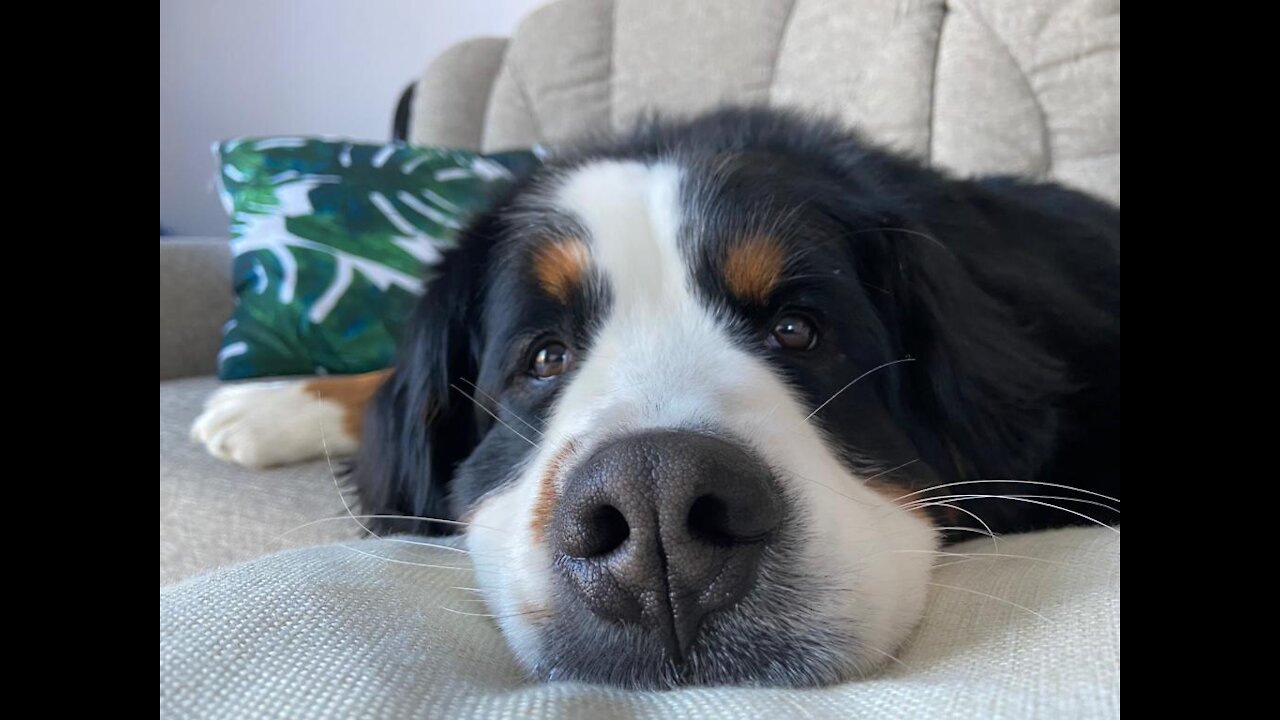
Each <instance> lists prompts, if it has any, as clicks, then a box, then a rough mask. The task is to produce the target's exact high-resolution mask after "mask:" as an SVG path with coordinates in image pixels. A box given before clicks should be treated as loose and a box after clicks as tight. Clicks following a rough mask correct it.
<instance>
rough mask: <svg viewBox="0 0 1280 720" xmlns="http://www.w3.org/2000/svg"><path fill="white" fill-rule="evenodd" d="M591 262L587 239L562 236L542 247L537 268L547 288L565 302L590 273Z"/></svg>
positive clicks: (536, 272)
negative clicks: (584, 240)
mask: <svg viewBox="0 0 1280 720" xmlns="http://www.w3.org/2000/svg"><path fill="white" fill-rule="evenodd" d="M590 264H591V251H590V250H588V249H587V244H586V243H584V242H582V241H581V240H579V239H578V238H560V239H557V240H553V241H551V242H549V243H547V244H546V245H543V246H542V247H540V248H538V251H537V253H536V254H535V255H534V258H533V272H534V274H535V275H537V277H538V285H540V286H541V287H542V289H543V291H544V292H546V293H547V294H548V295H550V296H551V297H553V298H555V299H556V300H558V301H559V302H560V303H561V304H564V303H567V302H569V294H570V293H572V292H573V289H574V288H575V287H577V286H578V284H579V283H581V282H582V279H583V277H585V276H586V274H587V268H588V267H589V266H590Z"/></svg>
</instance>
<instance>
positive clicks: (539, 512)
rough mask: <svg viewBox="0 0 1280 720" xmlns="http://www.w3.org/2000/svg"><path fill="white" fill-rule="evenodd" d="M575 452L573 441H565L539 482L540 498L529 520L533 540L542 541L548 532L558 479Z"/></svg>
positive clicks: (554, 507)
mask: <svg viewBox="0 0 1280 720" xmlns="http://www.w3.org/2000/svg"><path fill="white" fill-rule="evenodd" d="M572 454H573V443H571V442H570V443H565V446H564V447H562V448H560V452H558V453H556V456H555V457H554V458H552V460H551V462H550V463H548V464H547V471H546V472H545V473H543V474H542V480H541V481H539V483H538V499H537V500H535V501H534V503H533V513H532V516H531V518H530V521H529V529H530V530H532V531H533V541H534V542H538V543H540V542H542V541H543V539H544V538H545V537H546V534H547V526H548V525H550V524H551V516H552V515H553V514H554V513H555V511H556V500H557V499H558V497H557V495H556V479H557V478H558V477H559V476H560V470H561V469H562V468H563V467H564V461H565V460H566V459H568V457H569V456H570V455H572Z"/></svg>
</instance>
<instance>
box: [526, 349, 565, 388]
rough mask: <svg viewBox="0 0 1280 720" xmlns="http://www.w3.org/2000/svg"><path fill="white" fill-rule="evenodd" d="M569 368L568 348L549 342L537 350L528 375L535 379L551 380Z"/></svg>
mask: <svg viewBox="0 0 1280 720" xmlns="http://www.w3.org/2000/svg"><path fill="white" fill-rule="evenodd" d="M568 368H569V348H567V347H565V346H564V343H560V342H554V341H552V342H549V343H547V344H545V345H543V346H542V347H540V348H538V352H537V353H536V354H534V356H533V363H532V365H531V366H530V368H529V373H530V374H531V375H533V376H534V377H536V378H542V379H546V378H553V377H555V376H557V375H560V374H561V373H563V372H564V371H565V370H567V369H568Z"/></svg>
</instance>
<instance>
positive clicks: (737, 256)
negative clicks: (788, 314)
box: [724, 235, 785, 305]
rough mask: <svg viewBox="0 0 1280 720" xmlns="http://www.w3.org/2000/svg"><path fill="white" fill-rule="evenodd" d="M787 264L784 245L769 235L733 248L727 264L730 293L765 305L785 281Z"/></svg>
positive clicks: (726, 271) (748, 239)
mask: <svg viewBox="0 0 1280 720" xmlns="http://www.w3.org/2000/svg"><path fill="white" fill-rule="evenodd" d="M784 261H785V253H784V252H783V248H782V243H780V242H778V241H777V239H775V238H772V237H769V236H767V235H756V236H753V237H750V238H747V239H746V240H745V241H743V242H740V243H738V244H737V245H733V246H730V248H729V253H728V256H727V257H726V258H725V263H724V279H725V282H726V283H727V284H728V286H729V292H731V293H733V294H734V296H735V297H737V298H738V299H739V300H743V301H746V302H753V303H758V304H761V305H763V304H765V303H766V302H768V301H769V295H770V294H771V293H773V291H774V288H776V287H778V281H779V280H781V279H782V269H783V265H784Z"/></svg>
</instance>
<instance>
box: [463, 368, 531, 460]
mask: <svg viewBox="0 0 1280 720" xmlns="http://www.w3.org/2000/svg"><path fill="white" fill-rule="evenodd" d="M449 387H451V388H453V389H454V390H457V391H458V392H460V393H462V396H463V397H465V398H466V399H468V400H470V401H471V402H473V403H475V404H476V407H478V408H480V409H481V410H483V411H485V413H487V414H488V415H489V417H491V418H493V419H494V420H497V421H498V422H500V423H502V426H503V427H505V428H506V429H508V430H510V431H511V432H513V433H515V434H516V435H517V436H518V437H519V438H520V439H521V440H523V441H525V442H527V443H529V445H530V446H532V447H535V448H536V447H538V444H537V443H535V442H534V441H532V440H530V439H529V438H527V437H525V436H524V434H523V433H521V432H520V431H519V430H517V429H515V428H513V427H511V426H510V425H509V424H507V421H506V420H503V419H502V418H500V417H498V416H497V415H494V414H493V411H492V410H490V409H489V408H487V407H485V406H484V404H483V403H481V402H480V401H479V400H476V399H475V398H474V397H472V396H471V395H469V394H467V391H466V390H463V389H462V388H460V387H458V384H457V383H449Z"/></svg>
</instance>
